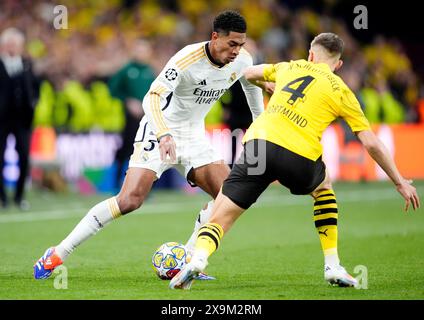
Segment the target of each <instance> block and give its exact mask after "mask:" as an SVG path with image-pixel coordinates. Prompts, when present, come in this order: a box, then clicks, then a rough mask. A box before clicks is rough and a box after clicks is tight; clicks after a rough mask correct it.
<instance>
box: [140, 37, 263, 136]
mask: <svg viewBox="0 0 424 320" xmlns="http://www.w3.org/2000/svg"><path fill="white" fill-rule="evenodd" d="M207 45H208V42H207V41H205V42H200V43H196V44H191V45H188V46H186V47H184V48H183V49H181V50H180V51H179V52H177V53H176V54H175V55H174V56H173V57H172V58H171V59H170V60H169V61H168V63H167V64H166V66H165V68H164V69H163V70H162V72H161V73H160V74H159V76H158V77H157V78H156V79H155V81H154V82H153V83H152V85H151V87H150V90H149V91H148V92H147V94H146V95H145V97H144V99H143V108H144V111H145V116H146V117H147V120H148V122H149V126H150V128H151V130H152V131H153V133H154V134H155V135H156V137H160V136H162V135H164V134H166V133H170V134H172V135H174V136H177V137H185V136H190V135H193V134H199V133H202V132H204V130H205V124H204V119H205V116H206V114H207V113H208V112H209V110H210V109H211V107H212V105H213V104H214V103H215V102H216V101H217V100H218V99H219V98H220V97H221V96H222V95H223V94H224V93H225V91H226V90H227V89H228V88H230V87H231V86H232V85H233V84H234V82H235V81H237V80H239V79H240V82H241V84H242V87H243V90H244V92H245V94H246V98H247V102H248V104H249V107H250V109H251V111H252V114H253V118H256V117H257V116H259V114H260V113H261V112H262V111H263V110H264V104H263V96H262V90H261V89H260V88H259V87H257V86H255V85H253V84H251V83H250V82H248V81H247V80H246V79H245V78H244V77H243V70H244V69H245V68H246V67H248V66H251V65H252V63H253V62H252V57H251V56H250V54H249V53H248V52H247V51H246V50H244V49H241V51H240V54H239V55H238V56H237V57H236V59H235V60H234V61H233V62H230V63H228V64H226V65H225V66H223V67H219V66H217V65H215V64H214V63H213V62H212V61H211V60H210V59H209V57H208V52H207V49H206V46H207Z"/></svg>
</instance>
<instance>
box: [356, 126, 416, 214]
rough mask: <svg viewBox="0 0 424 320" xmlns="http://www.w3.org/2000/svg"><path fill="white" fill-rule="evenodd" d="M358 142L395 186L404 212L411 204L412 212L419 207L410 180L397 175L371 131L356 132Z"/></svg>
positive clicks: (379, 142)
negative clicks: (403, 204) (402, 199)
mask: <svg viewBox="0 0 424 320" xmlns="http://www.w3.org/2000/svg"><path fill="white" fill-rule="evenodd" d="M357 136H358V138H359V140H360V141H361V142H362V144H363V145H364V147H365V149H366V150H367V152H368V153H369V155H370V156H371V157H372V158H373V159H374V160H375V161H376V162H377V163H378V165H379V166H380V167H381V168H382V169H383V170H384V172H385V173H386V174H387V175H388V176H389V178H390V179H391V180H392V181H393V183H394V184H395V186H396V189H397V191H398V192H399V193H400V194H401V195H402V197H403V198H404V199H405V211H408V209H409V206H410V205H411V204H412V207H413V209H414V210H416V209H418V208H419V207H420V198H419V197H418V194H417V190H416V189H415V187H414V186H412V185H411V183H412V181H411V180H406V179H404V178H403V177H402V175H401V174H400V173H399V170H398V169H397V167H396V164H395V162H394V160H393V158H392V157H391V155H390V154H389V151H388V150H387V148H386V147H385V146H384V144H383V143H382V142H381V141H380V139H378V137H377V136H376V135H375V134H374V132H372V131H371V130H364V131H360V132H357Z"/></svg>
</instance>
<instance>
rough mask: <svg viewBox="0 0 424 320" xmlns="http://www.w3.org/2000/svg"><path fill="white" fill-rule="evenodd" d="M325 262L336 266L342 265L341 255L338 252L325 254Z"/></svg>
mask: <svg viewBox="0 0 424 320" xmlns="http://www.w3.org/2000/svg"><path fill="white" fill-rule="evenodd" d="M324 263H325V264H326V265H329V266H331V267H335V266H338V265H340V260H339V256H338V254H337V253H333V254H328V255H326V256H324Z"/></svg>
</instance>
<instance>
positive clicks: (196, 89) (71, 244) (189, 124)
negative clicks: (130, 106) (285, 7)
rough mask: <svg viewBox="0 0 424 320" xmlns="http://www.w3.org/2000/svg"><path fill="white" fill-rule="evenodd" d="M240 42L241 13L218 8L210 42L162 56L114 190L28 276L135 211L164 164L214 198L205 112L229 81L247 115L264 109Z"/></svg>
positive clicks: (216, 160) (222, 173)
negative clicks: (237, 86)
mask: <svg viewBox="0 0 424 320" xmlns="http://www.w3.org/2000/svg"><path fill="white" fill-rule="evenodd" d="M245 42H246V22H245V20H244V18H243V17H242V16H241V15H240V14H238V13H237V12H234V11H225V12H222V13H221V14H219V15H218V16H216V17H215V20H214V23H213V32H212V37H211V40H210V41H205V42H201V43H196V44H191V45H188V46H186V47H184V48H183V49H182V50H180V51H179V52H177V53H176V54H175V55H174V56H173V57H172V58H171V59H170V60H169V62H168V63H167V64H166V66H165V68H164V69H163V70H162V72H161V73H160V75H159V76H158V77H157V78H156V80H155V81H154V82H153V83H152V85H151V87H150V90H149V92H148V93H147V94H146V96H145V97H144V99H143V108H144V111H145V116H144V117H143V119H142V120H141V121H140V127H139V130H138V132H137V135H136V137H135V142H134V151H133V154H132V156H131V158H130V163H129V169H128V171H127V174H126V177H125V180H124V183H123V185H122V188H121V191H120V192H119V194H118V195H117V196H114V197H112V198H110V199H107V200H104V201H102V202H100V203H98V204H97V205H95V206H94V207H93V208H92V209H91V210H90V211H89V212H88V213H87V214H86V216H85V217H84V218H83V219H82V220H81V221H80V222H79V224H78V225H77V226H76V227H75V228H74V230H73V231H72V232H71V233H70V234H69V235H68V236H67V237H66V238H65V239H64V240H63V241H62V242H61V243H60V244H58V245H57V246H55V247H50V248H48V249H47V250H46V252H45V254H44V255H43V256H42V257H41V258H40V259H39V260H38V261H37V262H36V263H35V265H34V277H35V278H36V279H45V278H48V277H49V276H50V275H51V273H52V272H53V270H54V269H55V268H56V267H57V266H59V265H61V264H62V263H63V262H64V260H65V259H66V258H67V257H68V256H69V255H70V254H71V253H72V252H73V251H74V249H75V248H76V247H77V246H79V245H80V244H81V243H82V242H84V241H85V240H87V239H88V238H90V237H91V236H93V235H95V234H96V233H97V232H98V231H99V230H101V229H102V228H103V227H104V226H106V225H107V224H108V223H110V222H111V221H112V220H114V219H117V218H118V217H120V216H121V215H125V214H127V213H129V212H132V211H134V210H136V209H138V208H139V207H140V206H141V204H142V203H143V201H144V199H145V198H146V196H147V195H148V193H149V192H150V190H151V188H152V185H153V183H154V181H155V180H156V179H159V178H160V176H161V175H162V173H163V172H164V171H166V170H168V169H169V168H171V167H175V168H176V169H177V170H178V171H179V172H180V173H181V174H184V175H185V176H186V178H187V180H188V181H189V182H190V183H191V184H195V185H197V186H199V187H200V188H201V189H203V190H204V191H205V192H207V193H208V194H209V195H210V196H211V197H212V198H213V199H215V197H216V196H217V194H218V192H219V190H220V188H221V186H222V183H223V181H224V180H225V178H226V177H227V176H228V174H229V172H230V169H229V167H228V166H227V165H226V164H224V162H223V159H222V157H221V155H219V154H218V153H217V152H216V151H215V150H214V149H213V147H212V146H211V144H210V142H209V141H208V140H207V138H206V135H205V124H204V118H205V116H206V114H207V113H208V112H209V110H210V109H211V107H212V105H213V103H214V102H215V101H217V100H218V99H219V98H220V97H221V96H222V95H223V94H224V92H225V91H226V90H227V89H228V88H229V87H231V85H232V84H233V83H234V82H235V81H237V80H240V82H241V84H242V86H243V89H244V92H245V94H246V98H247V101H248V104H249V107H250V109H251V111H252V115H253V119H255V118H256V117H257V116H259V114H260V113H261V112H262V111H263V109H264V106H263V96H262V90H261V89H260V88H258V87H257V86H255V85H253V84H251V83H250V82H248V81H247V80H246V79H245V78H244V77H243V70H244V69H245V68H246V67H248V66H251V65H252V64H253V61H252V57H251V56H250V55H249V53H248V52H247V51H246V50H244V49H243V48H242V47H243V45H244V43H245ZM212 204H213V200H212V201H210V202H209V203H208V204H207V205H206V206H205V207H204V208H203V210H201V211H200V213H199V216H198V217H197V219H196V222H195V229H194V232H193V235H192V236H191V237H190V239H189V241H188V242H187V244H186V245H187V247H188V249H189V250H192V249H193V246H194V244H195V241H196V238H197V231H198V229H199V228H200V227H201V225H202V224H203V223H205V222H206V221H208V219H209V215H210V213H211V209H212ZM206 279H208V278H207V277H206Z"/></svg>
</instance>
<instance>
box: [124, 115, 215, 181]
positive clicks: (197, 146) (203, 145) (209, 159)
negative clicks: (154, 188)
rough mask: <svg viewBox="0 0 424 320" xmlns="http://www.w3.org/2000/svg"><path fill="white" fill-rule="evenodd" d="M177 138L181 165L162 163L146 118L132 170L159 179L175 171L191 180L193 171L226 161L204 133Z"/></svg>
mask: <svg viewBox="0 0 424 320" xmlns="http://www.w3.org/2000/svg"><path fill="white" fill-rule="evenodd" d="M173 138H174V141H175V144H176V146H177V148H176V154H177V161H176V162H174V163H172V162H171V160H170V159H169V158H168V159H166V160H165V161H162V160H161V159H160V153H159V143H158V142H157V139H156V136H155V135H154V134H153V132H152V130H151V129H150V126H149V123H148V122H147V119H146V117H143V119H142V120H141V122H140V127H139V128H138V131H137V135H136V138H135V141H134V150H133V154H132V155H131V158H130V162H129V167H130V168H131V167H132V168H145V169H150V170H152V171H154V172H155V173H156V177H157V179H159V178H160V176H161V175H162V173H164V172H165V171H166V170H168V169H170V168H175V169H177V170H178V172H179V173H180V174H181V175H183V176H184V177H186V178H187V175H188V173H189V172H190V170H191V169H195V168H199V167H201V166H204V165H207V164H210V163H213V162H216V161H223V158H222V156H221V155H220V154H219V153H218V152H217V151H216V150H215V149H214V148H213V146H212V145H211V143H210V142H209V141H208V139H207V138H206V136H205V134H204V133H198V132H196V134H193V135H192V136H189V137H186V138H184V139H182V138H180V137H178V136H173Z"/></svg>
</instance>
